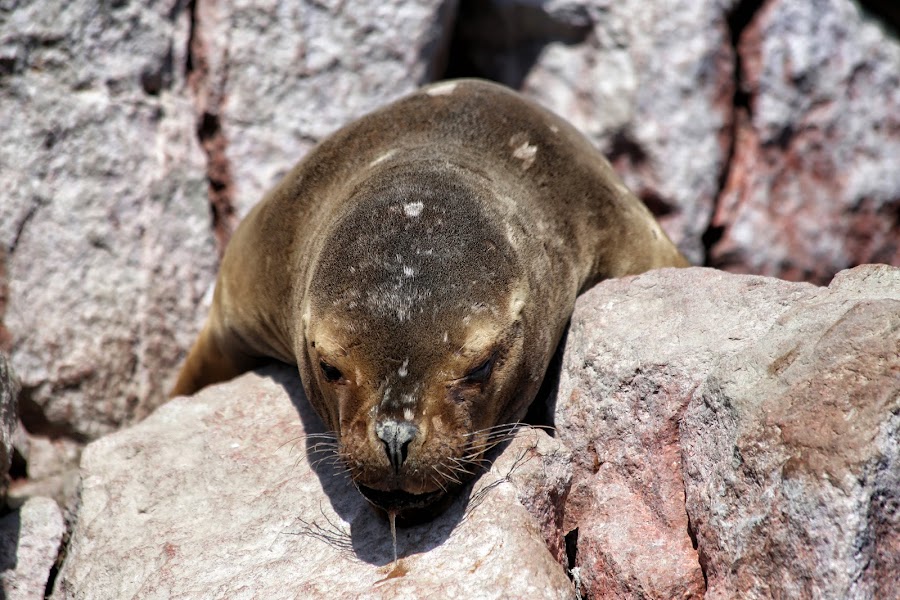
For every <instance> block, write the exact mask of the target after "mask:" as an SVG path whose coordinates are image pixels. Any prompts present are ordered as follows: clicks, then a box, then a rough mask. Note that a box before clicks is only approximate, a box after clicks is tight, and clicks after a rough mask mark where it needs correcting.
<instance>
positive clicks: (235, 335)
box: [173, 80, 687, 494]
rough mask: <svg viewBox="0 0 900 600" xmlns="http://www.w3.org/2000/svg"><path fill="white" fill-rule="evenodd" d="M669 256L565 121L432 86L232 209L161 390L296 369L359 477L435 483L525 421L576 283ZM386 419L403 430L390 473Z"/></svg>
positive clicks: (510, 101) (465, 85) (396, 484)
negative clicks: (213, 274)
mask: <svg viewBox="0 0 900 600" xmlns="http://www.w3.org/2000/svg"><path fill="white" fill-rule="evenodd" d="M666 266H687V261H686V260H685V259H684V258H683V257H682V256H681V254H679V252H678V251H677V250H676V248H675V247H674V246H673V245H672V243H671V242H670V241H669V239H668V238H667V237H666V236H665V234H664V233H663V232H662V230H661V229H660V228H659V226H658V224H657V223H656V221H655V220H654V219H653V217H652V216H651V215H650V213H649V212H648V211H647V209H646V208H645V207H644V205H643V204H642V203H641V202H640V201H639V200H638V199H637V198H636V197H635V196H634V195H633V194H632V193H631V192H629V191H628V190H627V189H626V188H625V187H624V185H622V183H621V182H620V180H619V179H618V177H617V176H616V175H615V174H614V173H613V171H612V169H611V167H610V166H609V164H608V163H607V161H606V160H605V159H604V158H603V157H602V156H601V155H600V154H599V153H598V152H597V151H596V150H595V149H594V148H593V147H592V146H591V144H590V143H589V142H588V141H587V140H586V139H585V138H584V137H582V136H581V134H579V133H578V132H577V131H576V130H575V129H574V128H573V127H572V126H571V125H569V124H568V123H566V122H565V121H563V120H562V119H560V118H559V117H557V116H556V115H554V114H552V113H550V112H549V111H546V110H544V109H542V108H540V107H538V106H536V105H535V104H533V103H531V102H529V101H527V100H525V99H523V98H522V97H521V96H519V95H518V94H516V93H514V92H512V91H510V90H507V89H505V88H502V87H500V86H498V85H495V84H490V83H486V82H480V81H474V80H460V81H456V82H445V83H441V84H436V85H434V86H430V87H428V88H425V89H423V90H420V91H419V92H417V93H415V94H413V95H411V96H408V97H406V98H404V99H402V100H399V101H398V102H396V103H394V104H391V105H389V106H387V107H385V108H383V109H381V110H378V111H376V112H374V113H371V114H369V115H367V116H365V117H363V118H362V119H360V120H358V121H356V122H354V123H351V124H350V125H348V126H346V127H344V128H343V129H341V130H340V131H338V132H337V133H335V134H334V135H332V136H331V137H329V138H328V139H326V140H324V141H323V142H322V143H321V144H320V145H319V146H317V147H316V148H315V149H314V150H313V151H312V152H311V153H310V154H309V155H308V156H307V157H306V158H305V159H304V160H303V161H302V162H301V163H300V164H298V165H297V166H296V167H295V168H294V169H293V170H292V171H291V172H290V173H289V174H288V175H287V176H286V177H285V178H284V179H283V180H282V182H281V183H280V184H279V185H278V186H277V187H276V188H275V189H274V190H272V192H270V193H269V194H268V195H267V196H266V198H265V199H264V200H263V201H262V202H261V203H260V204H259V205H257V206H256V207H255V208H254V209H253V211H251V213H250V214H249V215H248V216H247V217H246V218H245V219H244V220H243V222H242V223H241V224H240V227H239V228H238V230H237V232H236V233H235V235H234V237H233V239H232V240H231V243H230V244H229V246H228V248H227V250H226V253H225V257H224V260H223V263H222V269H221V272H220V275H219V280H218V283H217V287H216V294H215V298H214V305H213V309H212V311H211V314H210V317H209V322H208V324H207V326H206V328H205V329H204V331H203V333H201V336H200V339H199V340H198V342H197V343H196V344H195V346H194V348H193V349H192V350H191V353H190V355H189V356H188V359H187V361H186V362H185V365H184V367H183V370H182V372H181V375H180V377H179V379H178V383H177V385H176V386H175V389H174V390H173V395H178V394H190V393H193V392H194V391H196V390H197V389H199V388H200V387H202V386H204V385H208V384H210V383H213V382H215V381H220V380H223V379H227V378H229V377H233V376H234V375H237V374H238V373H240V372H242V371H244V370H247V369H249V368H252V367H253V366H255V365H256V364H258V362H259V361H260V360H262V359H263V358H265V357H272V358H276V359H279V360H282V361H285V362H292V363H296V364H297V365H298V366H299V370H300V374H301V377H302V380H303V385H304V389H305V390H306V393H307V396H308V398H309V400H310V402H311V403H312V405H313V407H314V408H315V409H316V411H317V412H318V413H319V415H320V416H321V417H322V419H323V420H324V421H325V422H326V424H327V425H328V426H329V427H330V428H331V429H333V430H334V431H335V432H336V433H337V435H338V439H339V442H340V447H341V453H342V456H343V457H344V460H345V462H346V463H347V465H348V466H349V467H350V469H351V473H352V476H353V478H354V480H355V481H356V482H357V483H358V484H360V485H362V486H366V487H369V488H372V489H376V490H382V491H402V492H405V493H407V494H423V493H429V492H435V491H440V490H446V489H448V488H450V487H452V486H453V485H454V484H455V483H456V482H457V481H459V480H461V479H463V478H464V477H465V476H466V475H467V473H466V471H470V470H471V468H470V467H471V464H472V461H474V460H477V458H478V457H480V454H481V450H483V447H484V444H485V443H486V441H487V439H488V436H487V433H486V430H487V429H488V428H490V427H492V426H495V425H497V424H500V423H505V422H510V421H514V420H516V419H519V418H521V417H522V416H523V414H524V412H525V410H526V409H527V407H528V405H529V404H530V402H531V401H532V399H533V398H534V396H535V394H536V393H537V390H538V387H539V385H540V382H541V379H542V377H543V375H544V372H545V370H546V368H547V365H548V363H549V361H550V358H551V356H552V354H553V352H554V349H555V348H556V345H557V344H558V342H559V339H560V337H561V335H562V332H563V329H564V327H565V324H566V322H567V320H568V318H569V316H570V315H571V313H572V309H573V307H574V303H575V297H576V295H577V294H578V293H580V292H581V291H584V290H585V289H587V288H589V287H590V286H592V285H593V284H594V283H596V282H597V281H600V280H602V279H604V278H608V277H619V276H623V275H630V274H635V273H640V272H643V271H647V270H649V269H653V268H657V267H666ZM491 357H494V362H493V363H492V365H493V369H492V372H491V373H490V376H489V377H488V378H487V379H486V380H485V381H476V382H473V381H471V380H467V379H466V378H465V376H466V374H467V373H469V372H470V371H471V370H472V369H474V368H476V367H478V365H480V364H483V363H484V362H485V361H486V360H487V359H489V358H491ZM323 360H324V361H325V362H326V363H328V365H330V366H331V367H333V368H335V369H338V370H339V371H340V373H341V374H342V378H341V380H339V381H336V382H332V381H328V380H327V378H326V374H325V372H323V368H324V367H323V366H322V364H321V362H322V361H323ZM470 379H471V378H470ZM382 422H394V423H400V422H402V423H410V424H412V425H414V426H415V428H417V434H416V435H415V437H414V439H412V441H410V442H409V444H408V446H407V447H405V448H406V450H405V451H407V452H408V455H407V456H406V459H405V461H403V463H402V466H400V467H397V466H396V465H393V466H392V464H391V463H390V461H389V460H388V456H387V454H386V451H385V447H384V445H385V444H384V443H383V442H382V441H381V439H379V436H378V434H377V433H376V427H377V423H382ZM478 432H480V433H478Z"/></svg>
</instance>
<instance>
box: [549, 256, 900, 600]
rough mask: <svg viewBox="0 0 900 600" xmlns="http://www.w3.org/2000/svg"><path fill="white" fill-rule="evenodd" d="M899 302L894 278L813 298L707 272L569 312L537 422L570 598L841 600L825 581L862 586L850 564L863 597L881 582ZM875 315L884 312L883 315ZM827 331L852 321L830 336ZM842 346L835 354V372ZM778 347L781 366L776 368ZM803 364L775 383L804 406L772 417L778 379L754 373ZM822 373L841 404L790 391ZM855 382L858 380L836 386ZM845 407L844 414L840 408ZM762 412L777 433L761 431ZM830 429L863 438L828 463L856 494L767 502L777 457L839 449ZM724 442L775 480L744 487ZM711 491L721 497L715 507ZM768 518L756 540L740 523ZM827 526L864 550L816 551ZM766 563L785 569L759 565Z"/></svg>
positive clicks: (847, 276)
mask: <svg viewBox="0 0 900 600" xmlns="http://www.w3.org/2000/svg"><path fill="white" fill-rule="evenodd" d="M898 295H900V269H892V268H890V267H886V266H866V267H860V268H857V269H854V270H852V271H847V272H844V273H842V274H841V275H839V276H838V277H837V278H835V281H834V283H833V284H832V286H831V287H829V288H818V287H815V286H812V285H809V284H796V283H788V282H784V281H779V280H774V279H767V278H762V277H754V276H733V275H728V274H726V273H722V272H718V271H712V270H709V269H686V270H673V269H666V270H660V271H655V272H651V273H647V274H644V275H640V276H637V277H631V278H624V279H620V280H610V281H606V282H603V283H601V284H600V285H598V286H596V287H595V288H594V289H592V290H591V291H589V292H587V293H586V294H584V295H583V296H582V297H580V298H579V300H578V302H577V304H576V310H575V313H574V315H573V318H572V323H571V327H570V330H569V334H568V339H567V343H566V351H565V354H564V358H563V363H562V368H561V375H560V382H559V392H558V395H557V400H556V405H555V407H554V411H553V418H554V424H555V426H556V429H557V432H558V438H559V440H560V441H561V442H562V443H563V444H565V445H566V446H567V447H568V448H571V450H572V452H573V456H574V457H575V474H574V478H573V483H572V489H571V491H570V493H569V496H568V501H567V503H566V507H565V524H564V530H565V531H567V532H568V531H574V530H576V529H577V553H576V557H575V565H576V568H577V569H578V575H579V579H580V583H581V586H582V590H583V591H584V592H585V593H586V595H587V596H588V597H700V596H703V595H704V592H706V593H709V594H710V595H711V596H712V597H729V596H733V594H734V593H735V590H741V591H742V592H745V593H743V594H742V597H772V596H776V597H777V596H779V594H780V595H781V596H783V597H804V595H805V594H808V593H809V594H813V595H814V593H815V590H811V589H810V588H809V587H807V588H803V589H800V590H798V589H796V588H795V589H791V588H789V587H788V586H784V587H777V586H778V584H776V581H777V580H778V577H779V576H781V577H783V578H786V579H791V578H793V579H795V580H797V581H801V580H802V581H805V582H807V585H808V586H809V585H811V582H819V581H824V580H827V581H829V582H832V583H833V584H834V587H833V588H822V589H820V590H819V591H820V592H821V595H822V596H823V597H845V596H846V595H847V594H849V593H850V592H851V591H852V590H850V589H849V588H846V589H845V592H846V593H842V592H841V589H842V588H840V587H839V585H838V584H837V583H836V582H837V580H838V578H836V577H831V576H832V575H834V573H836V572H837V571H839V570H841V569H843V571H842V572H843V573H844V574H845V575H847V576H852V575H853V574H856V573H861V571H860V569H859V563H860V562H864V561H866V560H870V561H871V567H869V571H868V572H866V573H864V579H865V578H866V577H868V578H870V580H871V579H874V580H878V577H879V576H880V575H879V574H882V573H888V572H890V571H889V570H888V569H889V568H892V566H894V565H893V563H891V560H894V561H896V558H893V559H891V558H890V557H896V556H898V554H897V552H896V550H895V548H896V543H897V541H896V540H897V539H900V537H898V536H900V522H898V517H900V513H898V511H897V510H896V507H897V505H898V502H900V500H898V494H900V492H898V490H900V487H898V486H897V485H896V481H895V479H896V477H897V475H896V474H897V473H900V468H898V467H897V466H896V462H893V463H892V462H891V461H896V457H897V455H898V448H897V443H898V442H897V440H898V438H900V436H898V432H897V430H896V428H897V425H898V422H897V419H896V414H897V410H898V404H897V403H898V402H900V394H898V386H900V381H898V372H900V369H898V367H897V356H898V353H897V350H898V349H900V348H898V347H897V344H898V339H897V325H896V321H897V319H898V318H900V305H898V303H897V301H896V300H897V299H898ZM888 297H890V298H893V299H892V300H884V298H888ZM823 307H831V308H829V309H827V310H826V308H823ZM892 311H893V312H892ZM844 314H847V315H855V316H853V318H852V319H851V318H850V317H847V319H845V320H847V323H846V324H844V323H843V321H842V315H844ZM848 319H849V320H848ZM829 327H831V328H832V329H833V330H834V332H833V333H831V334H830V335H832V336H834V339H833V340H832V341H829V342H828V346H827V347H828V348H829V350H827V351H826V350H825V348H824V347H823V348H821V349H818V350H817V349H816V348H817V347H818V345H819V344H821V343H822V341H821V340H824V339H825V338H823V337H822V335H823V333H824V332H825V331H826V330H829ZM892 327H893V329H892ZM839 330H840V331H839ZM784 331H787V332H788V334H785V333H784ZM842 332H843V333H842ZM790 336H794V337H790ZM841 339H843V340H845V344H844V346H843V348H844V350H843V354H838V353H837V351H836V349H837V348H840V347H841V343H840V342H839V341H838V340H841ZM795 346H796V348H797V350H796V352H797V353H799V354H797V356H793V355H791V354H790V353H789V352H788V350H791V348H794V347H795ZM773 347H777V348H775V349H773ZM804 348H808V349H807V350H804ZM829 352H833V353H834V354H833V355H832V354H829ZM891 352H893V354H891ZM807 354H809V358H804V360H803V361H801V363H800V364H806V365H808V368H809V370H808V371H805V372H799V373H798V374H797V379H796V380H793V381H792V382H791V385H795V386H796V387H797V389H798V390H799V391H800V393H804V394H806V395H805V396H803V397H802V401H799V400H798V401H788V402H785V398H787V394H785V393H781V392H779V394H775V393H774V392H773V394H772V395H770V396H767V395H766V394H765V390H767V389H769V387H771V388H772V389H773V390H776V391H779V390H781V391H782V392H783V388H786V387H788V386H787V384H785V383H780V382H779V378H780V377H781V375H777V376H776V374H773V373H770V372H769V371H767V370H766V368H767V367H768V365H770V364H771V363H772V361H773V360H774V359H775V358H777V357H779V356H783V355H787V356H788V358H785V359H782V361H781V363H782V364H783V367H784V368H787V367H788V365H789V364H790V358H791V357H793V358H794V360H795V361H797V360H800V357H806V356H807ZM748 355H749V356H757V355H758V356H761V357H766V358H767V359H768V361H769V362H768V363H765V362H764V360H763V359H762V358H760V359H758V360H761V361H763V362H764V367H765V368H763V367H757V368H751V367H748V366H747V360H748V359H747V357H748ZM842 361H843V362H842ZM844 363H846V364H844ZM751 364H752V363H751ZM892 365H893V366H892ZM791 368H794V367H791ZM835 368H839V371H838V372H837V374H836V375H835V379H837V380H843V381H844V383H843V387H840V386H839V385H838V384H837V383H836V382H834V381H832V378H831V377H829V378H827V382H826V383H823V384H821V385H818V386H814V387H812V388H810V389H809V390H808V391H806V392H804V391H803V390H804V389H806V388H804V385H807V384H808V383H809V380H810V375H811V373H829V372H831V370H832V369H835ZM854 369H858V371H857V375H856V376H855V377H849V374H851V373H853V372H854ZM751 374H752V375H753V376H754V377H755V379H752V381H751V380H750V377H751ZM804 377H805V378H806V383H804ZM842 378H843V379H842ZM723 380H724V381H733V380H738V381H742V382H744V383H747V387H744V388H741V389H742V390H744V392H743V395H742V396H740V397H738V396H737V392H734V393H730V392H729V394H728V395H727V396H726V395H725V394H724V392H722V393H719V392H715V394H718V395H715V394H714V393H713V391H704V390H719V389H721V388H722V384H721V383H717V382H721V381H723ZM751 386H752V387H751ZM761 390H762V392H761ZM707 397H710V398H712V399H711V400H706V398H707ZM767 398H768V399H767ZM848 398H858V400H855V401H853V402H852V406H850V404H851V401H849V400H848ZM729 403H733V404H734V406H737V407H738V408H734V407H733V406H732V405H731V404H729ZM710 405H711V406H710ZM743 407H746V408H743ZM853 407H855V410H851V408H853ZM796 408H802V409H803V410H804V411H805V414H807V415H808V416H811V415H814V414H815V413H816V411H819V412H820V413H823V414H829V415H830V420H829V421H828V422H827V426H826V427H821V426H817V424H816V422H815V420H814V419H812V418H806V420H797V421H792V420H791V418H790V415H791V414H792V412H791V411H792V410H794V409H796ZM776 409H777V410H776ZM891 410H893V411H894V412H893V416H892V413H891ZM767 411H769V412H767ZM772 411H775V413H774V414H778V415H780V416H779V417H778V418H779V419H781V421H780V422H778V421H772V425H770V426H766V425H764V424H765V423H767V422H770V421H771V420H772V419H773V418H774V417H773V412H772ZM799 418H800V417H799V415H798V419H799ZM776 422H778V423H779V424H780V425H781V426H782V428H783V429H782V431H784V430H785V429H786V427H787V424H788V423H790V425H791V427H793V428H795V429H794V431H795V432H794V433H793V434H792V435H794V436H796V441H793V442H789V445H790V448H792V449H791V450H785V449H782V448H780V447H779V446H778V443H777V442H778V429H777V428H776V427H775V423H776ZM831 426H834V427H839V426H840V427H843V428H844V429H837V430H836V431H844V430H853V431H859V432H863V431H864V432H868V433H867V436H868V437H867V436H866V435H861V434H860V435H857V436H855V437H854V438H853V439H850V438H851V436H848V439H847V440H846V444H847V447H848V448H850V450H840V451H838V450H835V453H837V454H839V455H841V456H844V457H845V458H847V459H848V460H849V459H850V458H853V457H855V458H858V459H859V461H860V462H859V463H858V464H854V466H853V467H847V470H845V471H844V476H845V477H846V476H847V474H848V473H850V474H851V475H850V476H849V481H851V482H852V481H856V479H855V478H854V477H859V478H860V483H859V484H858V486H859V487H860V488H865V491H861V490H858V491H857V492H856V494H857V495H856V499H855V501H854V502H852V503H849V504H848V503H845V502H844V500H843V499H842V498H841V497H840V495H839V494H836V493H833V492H832V491H831V490H830V489H829V488H830V486H831V484H830V483H828V480H827V479H816V477H814V476H810V477H809V478H808V479H810V480H814V481H817V482H818V483H819V485H820V486H821V487H822V489H821V491H820V490H816V488H815V486H813V485H812V483H810V484H809V485H810V488H809V490H808V491H807V493H808V494H809V496H810V500H809V501H808V502H804V501H802V498H801V497H798V496H797V495H796V493H795V492H794V491H791V492H788V491H787V490H789V489H790V485H789V486H788V488H786V489H785V490H784V491H780V490H779V487H778V485H779V482H780V481H781V480H780V479H779V478H780V477H781V475H780V470H779V469H780V468H781V467H782V466H783V465H784V464H785V461H786V460H787V457H789V456H790V455H791V453H792V452H794V453H796V454H797V455H798V456H799V455H800V454H802V453H801V452H800V450H801V449H803V448H808V449H809V450H807V453H808V452H813V449H815V448H818V447H819V445H822V446H824V447H825V448H830V447H831V446H834V447H835V448H843V447H844V442H841V443H838V442H837V438H838V436H837V435H836V434H834V433H831V432H830V431H829V430H828V427H831ZM759 428H763V429H764V430H765V431H767V432H768V435H769V442H768V444H767V445H764V446H760V445H759V444H760V440H759V436H758V435H757V436H753V435H752V434H751V433H749V432H756V431H757V430H758V429H759ZM806 430H808V431H806ZM745 431H746V432H748V433H746V434H744V433H743V432H745ZM736 437H737V438H738V440H740V441H738V442H736V443H737V444H738V447H739V448H743V449H746V451H747V452H748V453H750V454H752V455H753V457H754V458H753V460H754V461H756V462H755V463H754V464H756V463H760V464H763V465H766V467H772V466H773V465H775V467H776V468H775V470H774V472H768V471H765V469H764V468H762V467H754V469H755V470H754V471H750V472H746V471H745V470H744V469H746V467H742V463H734V462H732V461H733V460H734V457H733V455H732V447H733V446H734V444H735V442H733V440H734V439H735V438H736ZM728 440H732V441H731V442H729V441H728ZM816 452H818V450H816ZM828 452H831V451H830V450H828V451H827V452H825V453H826V454H827V453H828ZM814 454H815V452H814ZM816 456H818V454H816ZM876 457H877V458H878V459H880V461H881V462H878V460H876ZM744 460H748V459H746V458H745V459H744ZM810 460H811V461H812V462H813V463H816V461H818V460H820V459H818V458H815V457H814V458H812V459H810ZM821 460H823V461H825V462H826V463H827V462H829V460H830V459H827V460H826V459H821ZM842 460H844V459H843V458H842ZM802 462H803V461H801V463H802ZM832 462H834V461H832ZM837 462H840V461H837ZM844 462H847V460H844ZM816 464H817V463H816ZM892 465H893V466H892ZM799 468H801V469H802V468H805V467H799ZM854 469H855V470H854ZM892 474H893V475H892ZM830 477H832V476H830ZM892 477H893V478H894V479H892ZM832 478H833V477H832ZM736 481H737V482H738V483H736ZM761 481H762V482H768V483H767V486H766V487H764V488H763V489H759V488H758V487H756V486H758V485H759V482H761ZM891 485H893V486H894V487H891ZM794 489H796V488H794ZM720 490H726V491H727V492H728V494H727V495H726V496H725V498H721V497H720V496H719V495H718V492H719V491H720ZM779 493H781V494H783V495H784V496H788V495H789V496H790V498H792V499H794V500H795V501H799V502H800V504H798V505H797V508H793V507H791V506H790V505H788V504H787V502H788V500H787V499H785V500H784V504H773V503H772V502H771V498H772V497H773V496H777V495H778V494H779ZM685 494H687V506H686V505H685V497H686V496H685ZM867 499H868V500H870V503H866V500H867ZM817 503H818V504H817ZM814 506H818V509H813V507H814ZM782 507H783V508H784V509H785V510H789V511H793V517H791V518H790V519H788V520H787V521H786V522H785V523H784V524H783V525H784V526H783V527H781V528H779V527H777V525H778V521H777V517H776V516H775V515H779V514H781V513H780V512H779V511H780V510H781V509H782ZM870 507H874V508H870ZM767 514H769V515H772V517H771V519H772V521H773V523H772V524H771V525H768V524H766V525H761V526H759V527H756V526H755V525H754V524H755V523H756V522H757V520H755V519H757V517H759V518H762V516H764V515H767ZM835 515H839V516H840V517H841V518H843V519H844V522H847V523H856V524H857V530H858V531H859V534H858V535H859V537H858V538H856V540H857V541H858V540H869V542H870V546H871V547H869V548H861V547H860V546H859V544H858V543H856V542H853V541H852V540H850V539H849V536H847V535H845V536H834V537H833V538H831V539H824V538H823V537H821V536H820V534H822V535H824V532H825V530H824V529H821V528H820V525H818V521H819V520H821V519H825V520H831V519H832V518H833V516H835ZM834 522H838V521H837V520H835V521H834ZM771 547H775V548H782V549H784V554H776V553H767V550H766V549H768V548H771ZM799 548H808V549H807V550H805V551H804V552H806V556H808V558H807V559H803V560H800V559H798V558H792V560H787V556H788V554H790V552H791V551H794V552H796V551H797V550H798V549H799ZM860 549H862V552H860V553H859V554H858V555H854V551H857V550H860ZM892 552H893V554H892ZM824 556H829V557H833V558H831V559H830V562H829V561H825V562H824V563H823V564H828V565H829V566H828V567H827V569H830V570H825V569H824V568H823V570H821V571H817V570H816V569H815V568H813V565H812V563H813V562H815V560H823V557H824ZM877 557H881V558H877ZM842 560H843V562H842ZM745 561H747V562H748V563H749V564H745ZM879 561H880V562H879ZM735 572H738V573H752V574H758V575H759V579H758V580H754V581H770V582H771V585H772V586H773V587H772V588H754V587H753V586H751V585H748V584H747V583H746V579H747V577H749V575H747V576H745V578H744V579H738V578H736V577H734V576H733V574H734V573H735ZM823 578H825V579H823ZM705 580H708V585H709V588H708V589H707V588H706V585H705V583H704V581H705ZM882 580H891V578H890V577H888V576H886V575H885V577H882ZM873 591H874V590H873ZM716 594H718V595H716ZM850 595H851V596H852V594H850ZM876 596H877V594H876ZM885 597H890V594H888V595H887V596H885Z"/></svg>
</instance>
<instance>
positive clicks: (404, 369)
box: [397, 358, 409, 379]
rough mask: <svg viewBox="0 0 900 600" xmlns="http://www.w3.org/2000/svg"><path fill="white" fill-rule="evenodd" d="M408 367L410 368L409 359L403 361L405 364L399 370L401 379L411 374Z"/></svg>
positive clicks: (398, 373)
mask: <svg viewBox="0 0 900 600" xmlns="http://www.w3.org/2000/svg"><path fill="white" fill-rule="evenodd" d="M408 367H409V359H408V358H407V359H406V360H404V361H403V364H402V365H400V368H399V369H397V375H399V376H400V378H401V379H402V378H403V377H406V375H407V374H408V373H409V369H408Z"/></svg>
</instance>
